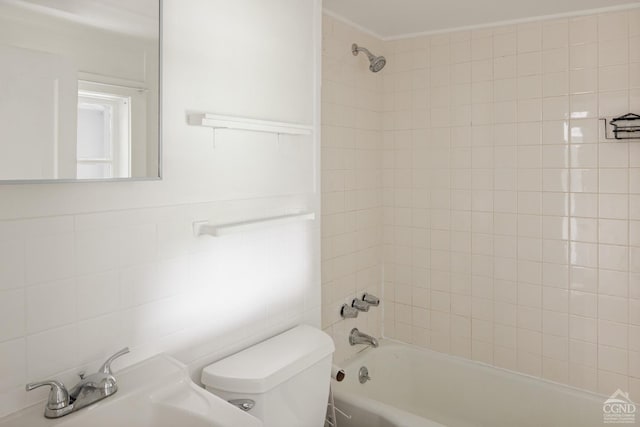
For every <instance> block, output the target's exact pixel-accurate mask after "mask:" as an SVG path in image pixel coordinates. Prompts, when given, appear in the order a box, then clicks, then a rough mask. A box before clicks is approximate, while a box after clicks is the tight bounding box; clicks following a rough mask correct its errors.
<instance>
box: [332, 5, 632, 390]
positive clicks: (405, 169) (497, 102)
mask: <svg viewBox="0 0 640 427" xmlns="http://www.w3.org/2000/svg"><path fill="white" fill-rule="evenodd" d="M324 36H325V46H324V55H325V58H324V59H325V75H324V77H323V80H324V95H325V96H324V99H323V114H324V116H323V125H324V126H323V131H324V133H323V159H322V160H323V172H322V173H323V180H324V182H323V184H324V188H323V209H324V215H323V246H324V247H323V262H324V268H323V303H324V309H323V314H324V316H323V326H324V327H325V328H328V330H330V331H331V332H333V333H334V336H336V339H337V340H338V341H340V340H343V339H344V338H343V336H342V334H344V332H345V331H347V332H348V330H349V329H350V327H351V322H344V321H341V320H340V319H339V317H337V311H336V310H337V307H339V305H340V304H342V302H344V301H347V300H348V298H349V297H351V296H355V294H356V291H360V290H361V289H364V288H366V287H372V288H373V289H375V287H376V285H378V284H379V283H380V282H383V283H384V286H383V288H384V298H383V300H384V312H383V314H382V313H377V314H378V315H379V316H381V319H383V321H382V324H383V334H384V335H385V336H387V337H390V338H394V339H398V340H401V341H405V342H408V343H412V344H416V345H419V346H423V347H427V348H431V349H434V350H436V351H440V352H444V353H449V354H452V355H456V356H461V357H465V358H470V359H473V360H477V361H480V362H484V363H488V364H491V365H494V366H497V367H501V368H506V369H510V370H515V371H519V372H522V373H526V374H529V375H533V376H537V377H542V378H546V379H550V380H553V381H557V382H560V383H565V384H570V385H573V386H576V387H580V388H584V389H588V390H594V391H597V392H600V393H603V394H607V395H608V394H611V393H612V392H613V391H615V390H616V389H617V388H620V389H623V390H629V391H630V393H631V396H632V397H633V396H640V142H639V141H633V142H612V141H606V140H604V139H603V127H602V124H601V122H600V121H599V118H601V117H609V118H611V117H612V116H619V115H622V114H626V113H629V112H635V113H640V9H637V8H636V9H631V10H626V11H619V12H611V13H602V14H591V15H585V16H577V17H572V18H566V19H554V20H542V21H533V22H528V23H523V24H517V25H507V26H497V27H493V28H485V29H478V30H472V31H457V32H450V33H444V34H437V35H431V36H422V37H414V38H405V39H400V40H393V41H386V42H381V41H380V40H375V39H373V38H372V37H371V36H365V35H364V34H363V33H361V32H359V31H358V30H356V29H353V28H350V27H349V26H347V25H346V24H344V23H342V22H340V21H338V20H336V19H334V18H331V17H325V29H324ZM363 39H364V40H366V43H369V44H371V45H372V46H371V49H372V50H373V51H374V52H375V53H376V54H378V55H380V54H383V55H385V56H386V57H387V60H388V63H387V66H386V68H385V69H384V70H383V71H382V72H381V73H379V74H377V75H374V74H372V73H370V72H369V71H368V69H367V64H366V63H365V61H364V60H362V61H360V59H362V58H357V59H356V58H353V57H351V54H350V44H351V43H352V42H359V43H362V44H363V45H365V46H366V44H365V42H364V41H363V42H361V41H360V40H363ZM338 41H339V43H338ZM327 58H335V59H333V61H334V62H335V61H337V60H338V58H339V60H340V61H342V62H343V63H348V64H349V66H348V69H347V70H346V71H344V72H339V73H330V72H328V71H327V67H330V66H332V64H327V62H328V61H327ZM352 66H354V67H356V66H357V68H358V71H355V70H352V68H351V67H352ZM343 67H345V68H347V66H343ZM354 73H357V74H354ZM364 87H366V88H369V89H370V90H369V91H367V96H370V97H371V99H370V100H363V99H362V96H361V95H362V92H363V91H362V90H360V89H362V88H364ZM379 87H381V95H380V97H378V92H377V88H379ZM328 95H330V96H328ZM375 101H378V103H376V102H375ZM374 118H376V119H375V120H378V121H375V120H374ZM368 119H371V123H370V122H369V120H368ZM359 129H369V130H371V131H372V133H371V135H370V136H371V137H370V138H366V139H358V135H360V134H361V132H360V131H359ZM380 141H382V142H380ZM336 150H341V151H339V152H337V151H336ZM354 157H355V158H354ZM374 159H375V161H377V162H378V163H377V164H378V165H379V166H378V167H379V168H380V170H379V171H378V170H376V171H371V172H370V174H368V175H367V176H366V177H368V178H369V179H371V181H366V182H363V181H360V180H357V179H355V178H353V177H359V176H360V177H362V178H363V179H364V178H365V176H364V175H362V173H361V171H362V169H361V167H362V165H363V164H365V163H366V164H368V165H373V164H374V163H373V162H374ZM370 161H371V163H369V162H370ZM378 172H380V173H381V176H382V177H381V178H379V174H378ZM349 177H352V179H351V180H349V179H348V178H349ZM378 179H379V181H378ZM380 182H381V185H380V186H379V185H378V184H379V183H380ZM350 185H351V186H354V185H359V186H361V187H358V188H354V187H349V186H350ZM365 187H366V188H367V189H370V190H372V191H373V190H376V191H378V193H376V194H369V193H367V192H364V191H363V190H361V189H360V188H365ZM379 187H382V188H381V189H380V188H379ZM378 200H380V201H381V202H380V203H379V204H378V203H377V201H378ZM365 214H367V215H370V216H369V217H370V218H374V217H376V215H378V214H380V215H381V216H382V220H381V222H382V225H381V226H379V228H377V227H378V224H377V223H373V222H371V223H369V224H370V230H371V231H372V232H373V233H374V236H378V235H379V234H378V233H380V231H382V237H381V241H378V240H377V239H376V238H374V237H368V238H367V239H364V238H362V235H361V233H359V232H358V230H360V229H361V228H358V227H365V226H364V224H365V222H364V221H363V220H357V218H358V217H359V216H363V215H365ZM336 215H342V216H341V217H340V218H341V219H340V222H339V227H333V226H332V224H334V220H336ZM342 218H345V219H347V218H353V219H351V221H350V222H349V221H346V222H342ZM349 227H351V228H349ZM365 242H366V243H365ZM363 245H364V246H363ZM366 245H368V246H366ZM365 247H368V248H371V251H372V252H375V253H377V251H378V250H381V251H382V254H383V255H382V256H381V258H380V261H379V265H378V268H380V271H381V274H380V275H379V276H378V277H373V276H374V274H373V272H374V267H375V265H374V264H366V267H367V268H366V269H365V264H362V263H360V262H359V261H364V259H365V258H366V257H363V251H364V248H365ZM367 261H371V262H372V263H373V261H374V259H373V258H371V259H368V258H367ZM365 271H366V272H371V275H370V276H365V275H363V274H362V273H363V272H365ZM354 277H355V278H356V279H355V282H354ZM359 279H363V280H365V279H366V280H370V281H369V282H360V281H359ZM352 294H353V295H352ZM372 310H374V309H372ZM370 316H371V314H370V313H366V314H363V315H361V317H370ZM353 323H355V322H353ZM367 327H368V328H369V329H370V330H372V332H376V331H374V330H373V329H374V327H373V326H367ZM338 345H340V342H338ZM347 353H348V350H344V351H343V353H342V354H341V355H343V356H344V355H347Z"/></svg>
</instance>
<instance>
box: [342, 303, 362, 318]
mask: <svg viewBox="0 0 640 427" xmlns="http://www.w3.org/2000/svg"><path fill="white" fill-rule="evenodd" d="M358 313H359V311H358V310H357V309H355V308H353V307H350V306H349V305H347V304H342V307H340V316H342V318H343V319H353V318H355V317H358Z"/></svg>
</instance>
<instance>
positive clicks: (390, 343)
mask: <svg viewBox="0 0 640 427" xmlns="http://www.w3.org/2000/svg"><path fill="white" fill-rule="evenodd" d="M394 346H395V347H408V348H410V349H412V350H415V351H419V352H423V353H426V354H429V355H430V357H434V358H436V359H438V360H447V359H449V360H450V359H453V360H454V361H456V362H458V363H461V364H463V365H469V366H471V367H479V368H481V369H483V370H497V371H500V372H502V373H503V374H508V375H516V376H517V377H523V378H526V379H529V380H535V381H539V382H542V383H544V384H546V385H549V386H554V387H560V388H562V389H564V390H567V391H572V392H575V393H578V394H583V395H585V397H586V398H590V399H593V400H597V401H599V402H601V403H603V402H604V401H605V400H606V399H608V398H609V397H610V396H608V395H605V394H601V393H598V392H594V391H591V390H585V389H582V388H578V387H576V386H572V385H570V384H564V383H560V382H557V381H553V380H550V379H547V378H543V377H536V376H534V375H531V374H527V373H524V372H519V371H513V370H511V369H507V368H502V367H499V366H495V365H491V364H489V363H485V362H481V361H478V360H473V359H467V358H465V357H462V356H457V355H454V354H448V353H442V352H439V351H436V350H433V349H430V348H426V347H420V346H417V345H415V344H409V343H405V342H403V341H399V340H396V339H393V338H387V337H384V336H383V337H382V338H380V340H379V348H387V347H394ZM376 350H377V349H376V348H372V347H371V346H366V347H365V348H363V349H361V350H359V351H358V352H356V353H355V354H353V355H352V356H350V357H349V358H347V359H345V360H343V361H342V362H340V363H338V364H337V365H338V366H340V367H341V368H345V369H348V368H349V367H352V365H353V366H355V364H356V362H357V361H358V360H362V359H364V358H365V357H366V356H367V355H368V354H369V353H370V352H372V351H373V352H374V351H376ZM331 381H332V386H333V385H334V383H336V381H335V380H333V379H332V380H331ZM336 390H338V393H339V394H344V393H342V390H339V385H338V386H337V387H333V391H334V393H335V392H336ZM613 391H615V390H613ZM623 391H628V390H623ZM358 397H360V396H358ZM634 403H635V404H636V405H640V402H635V401H634Z"/></svg>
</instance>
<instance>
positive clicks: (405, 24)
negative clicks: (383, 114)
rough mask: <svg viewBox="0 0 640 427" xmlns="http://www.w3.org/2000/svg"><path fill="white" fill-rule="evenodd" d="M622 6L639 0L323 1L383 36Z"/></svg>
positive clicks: (332, 11)
mask: <svg viewBox="0 0 640 427" xmlns="http://www.w3.org/2000/svg"><path fill="white" fill-rule="evenodd" d="M622 5H640V0H635V1H634V0H324V9H325V10H327V11H329V12H331V13H333V14H334V15H338V16H340V17H342V18H344V19H346V20H348V21H351V22H352V23H354V24H357V25H358V26H360V27H362V28H364V29H366V30H368V31H369V32H371V33H374V34H376V35H377V36H379V37H380V38H384V39H388V38H398V37H401V36H406V35H409V34H416V33H429V32H437V31H442V30H447V29H454V28H463V27H474V26H482V25H487V24H494V23H498V22H503V21H514V20H515V21H517V20H524V19H527V18H534V17H541V16H547V15H561V14H571V13H576V12H580V11H585V10H589V9H599V8H611V7H616V6H622Z"/></svg>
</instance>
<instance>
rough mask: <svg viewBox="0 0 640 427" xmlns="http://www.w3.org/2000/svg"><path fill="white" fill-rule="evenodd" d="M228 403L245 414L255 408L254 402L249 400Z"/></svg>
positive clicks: (236, 400)
mask: <svg viewBox="0 0 640 427" xmlns="http://www.w3.org/2000/svg"><path fill="white" fill-rule="evenodd" d="M229 403H231V404H232V405H233V406H235V407H236V408H239V409H242V410H243V411H245V412H249V411H250V410H252V409H253V407H254V406H256V401H255V400H251V399H232V400H230V401H229Z"/></svg>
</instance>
